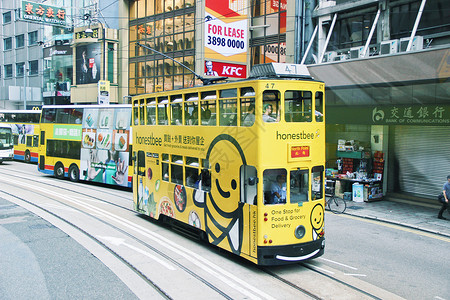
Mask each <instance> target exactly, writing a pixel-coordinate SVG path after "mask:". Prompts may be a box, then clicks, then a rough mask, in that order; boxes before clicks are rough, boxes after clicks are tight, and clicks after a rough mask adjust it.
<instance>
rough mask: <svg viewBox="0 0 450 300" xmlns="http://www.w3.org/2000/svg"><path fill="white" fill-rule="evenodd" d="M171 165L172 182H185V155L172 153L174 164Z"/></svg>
mask: <svg viewBox="0 0 450 300" xmlns="http://www.w3.org/2000/svg"><path fill="white" fill-rule="evenodd" d="M170 166H171V168H170V177H171V182H173V183H177V184H183V157H182V156H180V155H172V164H171V165H170Z"/></svg>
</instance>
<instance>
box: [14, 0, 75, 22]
mask: <svg viewBox="0 0 450 300" xmlns="http://www.w3.org/2000/svg"><path fill="white" fill-rule="evenodd" d="M21 17H22V19H24V20H26V21H33V22H38V23H44V24H47V25H57V26H66V9H65V8H63V7H56V6H50V5H45V4H42V3H35V2H31V1H22V14H21Z"/></svg>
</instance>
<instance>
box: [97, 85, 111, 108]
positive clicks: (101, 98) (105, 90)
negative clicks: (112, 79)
mask: <svg viewBox="0 0 450 300" xmlns="http://www.w3.org/2000/svg"><path fill="white" fill-rule="evenodd" d="M109 91H110V85H109V81H108V80H99V81H98V104H100V105H109Z"/></svg>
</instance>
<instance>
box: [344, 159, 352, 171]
mask: <svg viewBox="0 0 450 300" xmlns="http://www.w3.org/2000/svg"><path fill="white" fill-rule="evenodd" d="M342 172H343V173H344V174H347V172H349V173H353V158H345V157H344V158H342Z"/></svg>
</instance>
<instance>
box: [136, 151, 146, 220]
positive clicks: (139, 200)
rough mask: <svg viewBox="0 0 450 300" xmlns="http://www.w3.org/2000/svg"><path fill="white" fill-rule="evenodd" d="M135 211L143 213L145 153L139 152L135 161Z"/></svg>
mask: <svg viewBox="0 0 450 300" xmlns="http://www.w3.org/2000/svg"><path fill="white" fill-rule="evenodd" d="M136 179H137V180H136V185H137V186H136V188H137V197H136V209H137V210H138V211H140V212H142V211H144V190H145V184H146V182H145V152H144V151H142V150H139V151H138V153H137V160H136Z"/></svg>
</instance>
